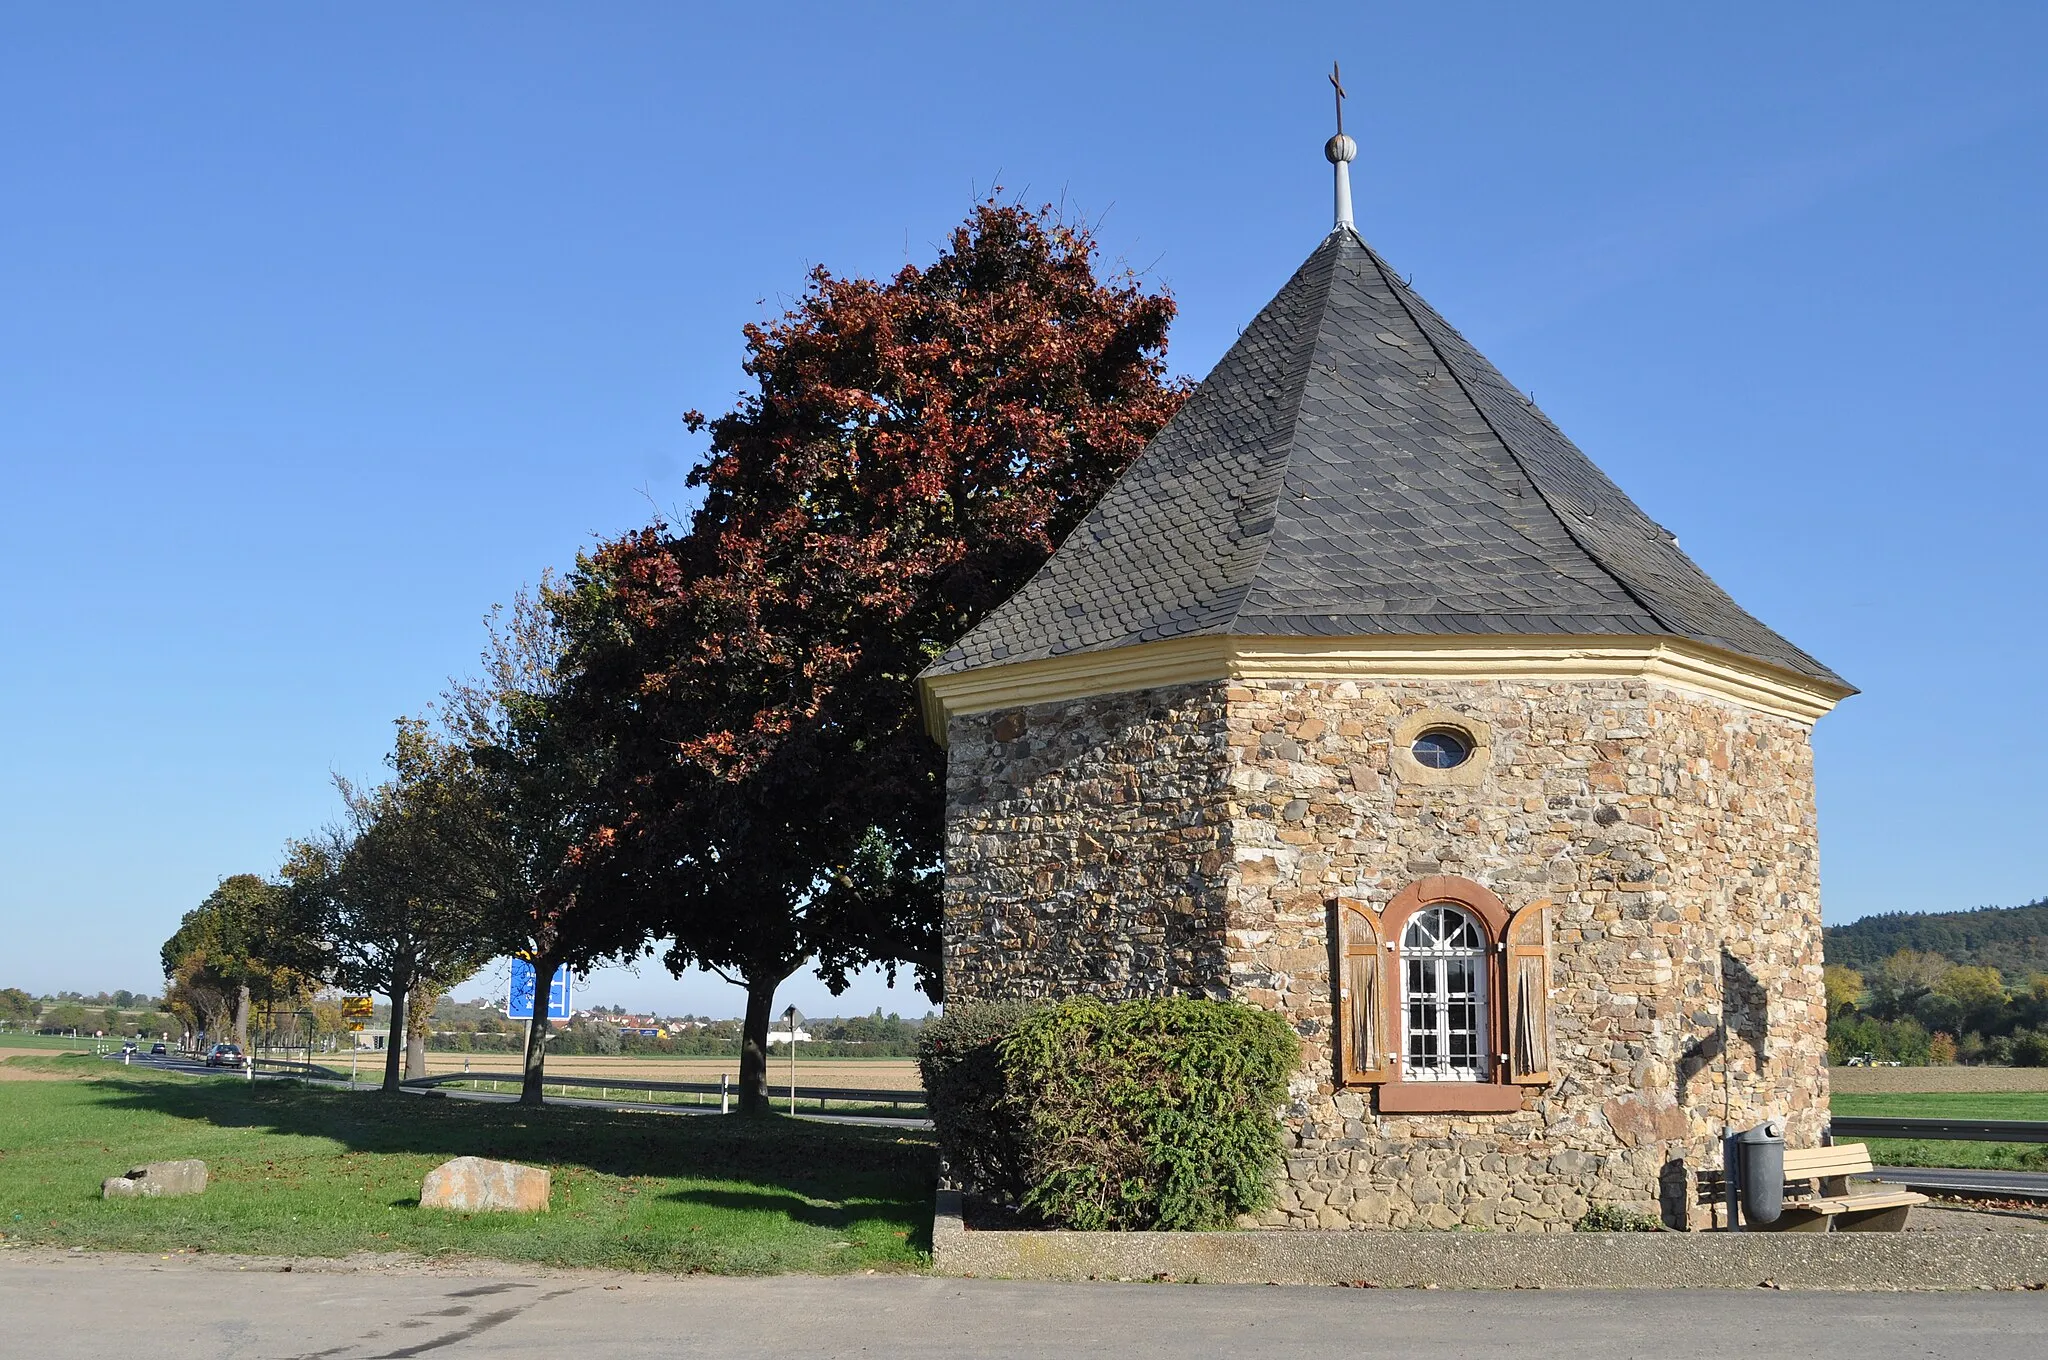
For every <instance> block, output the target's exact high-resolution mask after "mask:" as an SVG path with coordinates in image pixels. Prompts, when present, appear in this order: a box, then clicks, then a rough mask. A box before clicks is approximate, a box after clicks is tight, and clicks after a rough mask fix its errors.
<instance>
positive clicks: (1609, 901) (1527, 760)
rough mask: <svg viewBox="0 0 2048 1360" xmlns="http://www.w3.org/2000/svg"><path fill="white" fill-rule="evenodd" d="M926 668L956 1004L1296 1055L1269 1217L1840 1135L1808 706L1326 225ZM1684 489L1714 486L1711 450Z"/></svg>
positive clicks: (1806, 670)
mask: <svg viewBox="0 0 2048 1360" xmlns="http://www.w3.org/2000/svg"><path fill="white" fill-rule="evenodd" d="M1326 154H1327V155H1328V157H1329V159H1330V161H1331V162H1332V164H1333V165H1334V167H1335V171H1336V175H1337V203H1338V212H1337V225H1336V229H1335V230H1334V231H1332V232H1331V233H1330V235H1329V236H1328V237H1327V238H1326V239H1325V240H1324V241H1323V242H1322V244H1321V245H1319V246H1318V247H1317V248H1316V249H1315V251H1314V253H1313V254H1311V255H1310V256H1309V257H1308V259H1307V261H1306V262H1305V263H1304V264H1303V265H1302V266H1301V268H1300V269H1299V270H1297V271H1296V273H1295V275H1294V277H1293V278H1291V279H1290V280H1289V281H1288V282H1287V284H1286V286H1285V287H1284V288H1282V289H1281V290H1280V292H1279V294H1278V296H1276V297H1275V298H1274V299H1273V300H1272V302H1271V303H1269V304H1268V305H1267V306H1266V308H1265V310H1264V311H1262V312H1260V313H1259V314H1258V316H1257V317H1255V318H1254V319H1253V320H1252V322H1251V324H1250V325H1249V326H1248V327H1247V328H1246V329H1245V330H1244V332H1243V334H1242V335H1241V336H1240V338H1239V339H1238V341H1237V343H1236V344H1235V345H1233V346H1232V347H1231V349H1230V351H1229V352H1228V353H1227V354H1226V355H1225V356H1224V357H1223V359H1222V360H1221V362H1219V363H1218V364H1217V366H1216V368H1215V370H1214V371H1213V372H1212V373H1211V374H1210V375H1209V377H1208V379H1207V380H1206V381H1205V382H1204V383H1203V384H1202V385H1201V387H1200V389H1199V390H1198V391H1197V392H1196V393H1195V395H1194V396H1193V398H1192V399H1191V400H1190V401H1189V402H1188V404H1187V406H1186V407H1185V408H1184V409H1183V410H1182V411H1181V412H1180V413H1179V415H1177V416H1176V417H1175V418H1174V419H1173V421H1172V422H1171V423H1170V424H1169V425H1168V426H1167V427H1166V428H1165V429H1164V430H1163V431H1161V432H1160V434H1159V436H1158V437H1157V438H1156V439H1155V440H1154V441H1153V442H1152V444H1151V446H1150V447H1149V448H1148V449H1147V450H1146V451H1145V452H1144V453H1143V454H1142V455H1141V456H1140V457H1139V458H1138V460H1137V461H1136V462H1135V463H1134V464H1133V465H1132V466H1131V468H1130V469H1129V470H1128V471H1127V472H1126V473H1125V474H1124V476H1123V477H1122V479H1121V480H1119V481H1118V482H1117V484H1116V485H1115V486H1114V487H1113V488H1112V489H1111V490H1110V491H1109V492H1108V494H1107V495H1105V496H1104V498H1103V499H1102V501H1101V503H1100V504H1098V505H1097V506H1096V507H1095V508H1094V510H1093V512H1092V513H1090V514H1089V516H1088V517H1087V519H1086V520H1085V521H1084V522H1083V523H1082V524H1081V525H1080V527H1079V528H1078V529H1076V530H1075V531H1074V533H1073V534H1071V535H1070V536H1069V537H1068V539H1067V540H1066V542H1065V543H1064V544H1062V545H1061V547H1060V549H1059V551H1058V552H1057V553H1056V554H1055V555H1054V556H1053V558H1052V559H1051V561H1050V562H1048V563H1047V564H1046V566H1045V567H1044V568H1043V569H1042V570H1041V571H1039V572H1038V574H1037V575H1036V576H1034V577H1033V578H1032V579H1031V581H1030V582H1029V583H1027V584H1026V585H1025V586H1024V587H1023V588H1022V589H1021V590H1019V591H1018V592H1017V594H1016V595H1015V596H1013V597H1012V598H1011V599H1010V600H1009V601H1008V602H1007V603H1005V604H1004V605H1002V606H1001V607H1000V608H998V609H996V610H995V611H994V612H992V613H991V614H990V615H989V616H988V617H987V618H986V619H985V620H984V621H983V622H982V623H981V624H980V625H979V626H978V627H976V628H975V629H974V630H973V631H971V632H970V633H969V634H968V635H967V636H966V637H964V638H963V639H961V641H960V642H959V643H958V645H956V646H955V647H953V648H952V649H951V650H950V651H949V652H947V653H946V654H945V655H944V656H943V657H941V658H940V659H939V660H938V661H937V662H936V663H935V664H933V665H932V666H931V667H930V668H929V670H927V671H926V672H925V674H924V676H923V677H922V679H921V688H922V694H923V700H924V703H925V706H926V712H927V717H928V721H929V725H930V729H931V731H932V734H933V735H934V737H936V738H937V739H938V740H939V741H940V742H941V743H942V744H944V745H946V746H947V748H948V751H949V755H948V771H947V841H946V889H945V975H946V990H947V1000H948V1002H949V1003H952V1004H962V1003H973V1002H977V1001H989V1000H996V999H1000V998H1018V997H1059V996H1066V995H1071V994H1076V993H1088V994H1095V995H1101V996H1106V997H1112V998H1118V997H1136V996H1150V995H1159V994H1169V993H1172V994H1187V995H1196V996H1210V997H1218V998H1236V999H1238V1000H1241V1001H1246V1002H1250V1003H1253V1004H1256V1005H1260V1006H1265V1007H1269V1008H1272V1009H1275V1010H1277V1011H1279V1012H1280V1013H1281V1014H1283V1015H1285V1016H1286V1017H1287V1018H1288V1019H1289V1020H1290V1021H1291V1022H1292V1023H1293V1025H1294V1027H1295V1028H1296V1030H1297V1031H1298V1032H1299V1033H1300V1035H1301V1037H1302V1041H1303V1048H1302V1053H1303V1065H1302V1067H1301V1070H1300V1072H1299V1073H1298V1075H1297V1077H1296V1079H1295V1081H1294V1083H1293V1086H1292V1090H1291V1094H1290V1099H1289V1103H1288V1105H1287V1108H1286V1111H1285V1121H1286V1125H1287V1129H1288V1131H1289V1141H1290V1147H1289V1149H1288V1153H1287V1161H1286V1171H1285V1183H1284V1185H1283V1187H1282V1191H1281V1199H1280V1203H1279V1207H1278V1208H1277V1209H1275V1210H1273V1211H1272V1212H1271V1213H1270V1214H1269V1215H1268V1222H1269V1223H1270V1224H1272V1225H1274V1226H1298V1227H1317V1226H1320V1227H1326V1228H1328V1227H1362V1228H1376V1227H1395V1228H1400V1227H1424V1226H1426V1227H1436V1228H1453V1227H1459V1226H1472V1227H1490V1228H1506V1229H1538V1230H1557V1229H1561V1228H1567V1227H1569V1226H1570V1225H1571V1223H1572V1222H1573V1221H1574V1220H1575V1219H1577V1218H1578V1217H1579V1216H1580V1215H1581V1214H1582V1213H1584V1212H1585V1210H1586V1209H1587V1208H1588V1206H1589V1205H1590V1204H1596V1203H1597V1204H1611V1205H1616V1206H1620V1207H1625V1208H1629V1209H1633V1210H1636V1211H1639V1212H1646V1213H1661V1214H1662V1215H1663V1217H1664V1218H1665V1220H1666V1221H1667V1222H1671V1223H1673V1224H1684V1223H1686V1222H1687V1221H1688V1214H1689V1209H1688V1206H1689V1205H1690V1204H1691V1198H1692V1196H1691V1191H1690V1189H1689V1188H1688V1184H1687V1168H1699V1167H1703V1166H1718V1165H1719V1162H1720V1140H1721V1137H1722V1134H1723V1132H1724V1130H1727V1129H1729V1128H1731V1127H1733V1128H1740V1127H1746V1126H1748V1125H1750V1124H1752V1123H1754V1122H1755V1121H1757V1120H1758V1119H1760V1118H1762V1117H1765V1116H1767V1115H1775V1116H1782V1117H1784V1119H1785V1120H1786V1121H1787V1125H1788V1142H1790V1143H1792V1144H1794V1145H1808V1146H1811V1145H1814V1144H1817V1143H1818V1141H1819V1139H1820V1136H1821V1132H1822V1129H1823V1127H1824V1126H1825V1124H1826V1122H1827V1108H1828V1104H1827V1102H1828V1085H1827V1068H1826V1034H1825V1031H1826V1022H1827V1015H1826V1003H1825V1000H1824V994H1823V991H1822V987H1821V916H1820V890H1819V878H1818V872H1817V868H1818V862H1817V835H1816V824H1815V811H1814V783H1813V756H1812V751H1811V748H1810V746H1809V744H1808V735H1809V731H1810V728H1811V726H1812V724H1813V722H1814V721H1815V720H1816V719H1817V718H1819V717H1820V716H1821V715H1822V714H1824V713H1826V712H1827V711H1828V710H1829V709H1830V708H1831V707H1833V706H1834V704H1835V703H1836V702H1838V701H1839V700H1841V699H1842V698H1844V697H1845V696H1847V695H1849V694H1851V693H1853V692H1854V691H1853V689H1852V688H1851V687H1850V686H1849V685H1848V684H1846V683H1845V682H1844V681H1843V680H1842V679H1841V678H1840V677H1839V676H1837V675H1836V674H1835V673H1834V672H1833V671H1831V670H1829V669H1828V668H1827V667H1826V666H1824V665H1822V664H1821V663H1820V662H1819V661H1816V660H1815V659H1814V658H1813V657H1811V656H1808V655H1807V654H1806V653H1805V652H1803V651H1801V650H1800V649H1799V648H1798V647H1796V646H1794V645H1793V644H1792V643H1790V642H1788V641H1786V640H1785V639H1784V638H1782V637H1780V636H1779V635H1778V634H1777V633H1775V632H1773V631H1771V629H1769V628H1767V627H1766V626H1764V625H1763V624H1762V623H1760V622H1758V621H1757V620H1756V619H1755V618H1753V617H1751V616H1750V615H1749V614H1747V613H1745V612H1744V611H1743V610H1742V609H1741V608H1740V607H1739V606H1737V605H1736V604H1735V602H1734V601H1733V600H1731V599H1730V598H1729V597H1728V596H1727V594H1725V593H1724V592H1723V591H1722V590H1721V589H1720V587H1719V586H1717V585H1715V584H1714V582H1713V581H1711V580H1709V579H1708V578H1707V576H1706V575H1705V573H1704V572H1702V571H1701V570H1700V568H1699V567H1698V566H1696V565H1695V564H1694V563H1693V562H1692V561H1691V560H1690V559H1689V558H1688V557H1686V556H1685V554H1684V553H1682V552H1681V551H1680V550H1679V546H1678V542H1677V540H1676V539H1674V538H1673V537H1672V535H1671V534H1669V533H1668V532H1666V531H1665V530H1664V529H1663V528H1662V527H1660V526H1659V525H1657V524H1656V523H1654V522H1653V521H1652V520H1651V519H1650V518H1649V517H1648V516H1647V515H1645V514H1644V513H1643V512H1642V511H1641V510H1640V509H1638V508H1637V507H1636V506H1635V504H1634V503H1633V502H1631V501H1630V500H1629V499H1628V497H1627V496H1625V495H1624V494H1623V493H1622V492H1621V491H1620V490H1619V489H1618V488H1617V487H1616V486H1615V485H1614V484H1613V483H1612V482H1610V481H1609V480H1608V479H1607V477H1606V476H1605V475H1603V474H1602V473H1601V472H1600V470H1599V469H1598V468H1596V467H1595V466H1594V465H1593V464H1592V463H1591V461H1589V460H1588V459H1587V458H1586V457H1585V455H1584V454H1582V453H1581V452H1580V451H1579V449H1578V448H1577V447H1575V446H1574V445H1573V444H1572V442H1571V441H1570V440H1569V439H1567V438H1566V437H1565V436H1564V435H1563V434H1562V433H1561V432H1560V431H1559V430H1558V429H1557V427H1556V426H1555V425H1553V424H1552V423H1551V422H1550V420H1549V419H1548V418H1547V417H1545V416H1544V414H1543V413H1542V412H1541V411H1539V410H1538V409H1537V408H1536V406H1535V404H1534V403H1533V402H1532V401H1530V399H1529V398H1528V397H1527V396H1525V395H1524V394H1522V393H1521V392H1519V391H1517V390H1516V389H1515V388H1513V387H1512V386H1510V385H1509V384H1508V382H1507V381H1506V380H1505V379H1504V378H1502V376H1501V375H1500V373H1499V372H1497V371H1496V370H1495V369H1494V367H1493V365H1492V364H1490V363H1488V362H1487V360H1486V359H1485V358H1484V357H1482V356H1481V355H1480V354H1478V353H1477V352H1476V351H1475V350H1474V349H1473V348H1472V346H1471V345H1470V344H1468V343H1467V342H1466V341H1465V339H1464V337H1463V336H1461V335H1460V334H1459V333H1458V332H1457V331H1455V330H1454V329H1452V328H1451V326H1450V325H1449V324H1448V323H1446V322H1445V321H1444V320H1443V318H1442V317H1440V316H1438V315H1437V313H1436V312H1435V311H1434V310H1432V309H1431V308H1430V306H1429V304H1427V303H1426V302H1424V301H1423V300H1422V299H1421V297H1419V296H1418V295H1417V294H1416V293H1415V292H1414V291H1413V290H1412V289H1411V288H1410V287H1409V286H1408V284H1407V283H1406V282H1405V281H1404V280H1403V279H1402V277H1401V276H1400V274H1398V273H1397V272H1396V271H1395V270H1394V269H1393V268H1392V267H1391V266H1389V265H1388V264H1387V262H1386V261H1385V260H1383V259H1382V258H1381V257H1380V256H1379V255H1378V254H1377V253H1376V252H1375V251H1374V250H1373V249H1372V248H1371V247H1370V246H1368V245H1367V244H1366V243H1365V241H1364V240H1363V239H1362V238H1361V237H1360V236H1359V235H1358V233H1357V231H1356V230H1355V229H1354V227H1353V224H1352V221H1351V211H1350V195H1349V182H1348V163H1349V162H1350V160H1351V159H1352V157H1353V156H1354V154H1355V148H1354V146H1353V144H1352V142H1351V140H1350V139H1349V138H1348V137H1345V136H1343V134H1342V133H1341V131H1340V132H1339V135H1338V136H1337V137H1335V138H1333V139H1332V140H1331V142H1330V145H1329V147H1328V148H1327V149H1326ZM1701 475H1712V474H1711V470H1710V469H1702V470H1701Z"/></svg>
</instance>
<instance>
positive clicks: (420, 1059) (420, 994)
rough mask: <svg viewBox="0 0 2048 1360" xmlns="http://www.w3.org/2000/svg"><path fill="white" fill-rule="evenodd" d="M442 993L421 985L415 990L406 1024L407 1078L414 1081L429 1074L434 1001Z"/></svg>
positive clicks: (438, 998)
mask: <svg viewBox="0 0 2048 1360" xmlns="http://www.w3.org/2000/svg"><path fill="white" fill-rule="evenodd" d="M438 1000H440V994H439V993H438V992H437V991H436V990H435V989H434V988H432V987H427V986H421V987H417V988H415V989H414V990H413V995H412V1002H411V1005H410V1008H409V1009H410V1011H411V1013H410V1014H409V1015H408V1016H407V1017H406V1025H405V1079H406V1080H407V1081H413V1080H416V1079H418V1078H420V1077H424V1076H425V1075H427V1034H428V1031H429V1030H431V1029H432V1028H433V1024H434V1003H435V1002H436V1001H438Z"/></svg>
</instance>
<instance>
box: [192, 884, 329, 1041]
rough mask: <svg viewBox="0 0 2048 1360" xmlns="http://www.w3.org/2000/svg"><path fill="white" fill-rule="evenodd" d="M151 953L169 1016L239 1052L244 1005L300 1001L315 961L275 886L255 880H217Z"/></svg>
mask: <svg viewBox="0 0 2048 1360" xmlns="http://www.w3.org/2000/svg"><path fill="white" fill-rule="evenodd" d="M159 954H160V957H161V959H162V962H163V968H164V977H165V979H166V980H167V981H168V982H169V983H170V984H171V993H172V996H171V1000H172V1001H173V1003H174V1006H175V1008H176V1011H177V1013H180V1014H182V1015H183V1017H184V1018H185V1019H186V1021H187V1023H189V1024H192V1025H193V1026H194V1027H195V1028H202V1029H206V1030H208V1031H209V1032H211V1033H213V1034H214V1035H215V1036H216V1037H218V1036H219V1035H220V1034H221V1033H222V1032H223V1031H227V1032H232V1033H233V1035H234V1038H235V1042H236V1043H238V1044H241V1045H243V1046H244V1047H246V1046H247V1045H248V1042H249V1008H250V1006H251V1005H252V1004H261V1003H272V1002H278V1001H286V1000H291V999H293V998H296V997H297V996H299V995H301V994H302V993H303V992H304V990H305V988H306V986H307V982H308V979H309V974H310V972H311V971H312V970H313V969H314V968H316V967H317V966H318V961H319V956H318V940H317V938H316V936H315V934H314V933H313V932H312V931H311V930H309V929H308V928H307V925H306V923H305V922H304V921H303V920H302V919H300V918H299V917H298V916H296V915H295V914H294V911H293V907H292V903H291V901H290V899H289V898H288V896H287V895H286V893H285V891H284V889H283V888H282V886H281V885H279V884H276V883H272V882H270V881H269V880H268V879H265V878H263V877H261V876H259V875H256V874H231V875H229V876H228V877H226V878H224V879H222V880H221V881H220V885H219V886H218V887H216V888H215V889H214V890H213V891H212V892H211V893H209V894H207V896H206V900H205V901H203V902H201V903H200V904H199V905H198V906H197V907H195V908H193V909H192V910H191V911H188V912H186V913H185V917H184V919H183V920H182V921H181V922H179V925H178V929H177V931H176V933H175V934H173V935H172V936H171V938H170V939H168V940H166V941H164V945H163V948H162V950H161V951H159Z"/></svg>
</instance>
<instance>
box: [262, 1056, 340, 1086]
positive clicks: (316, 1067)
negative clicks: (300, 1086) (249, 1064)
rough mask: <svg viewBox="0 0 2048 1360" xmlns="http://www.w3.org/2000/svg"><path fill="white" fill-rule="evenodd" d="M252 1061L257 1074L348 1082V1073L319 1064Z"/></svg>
mask: <svg viewBox="0 0 2048 1360" xmlns="http://www.w3.org/2000/svg"><path fill="white" fill-rule="evenodd" d="M252 1061H254V1063H255V1064H256V1070H257V1071H258V1072H285V1073H296V1074H297V1075H299V1076H303V1077H318V1078H320V1079H321V1080H322V1081H347V1080H348V1073H346V1072H343V1071H341V1070H339V1069H338V1068H333V1067H323V1066H322V1065H321V1064H319V1063H311V1062H300V1061H299V1060H298V1059H296V1058H256V1059H253V1060H252Z"/></svg>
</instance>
